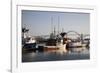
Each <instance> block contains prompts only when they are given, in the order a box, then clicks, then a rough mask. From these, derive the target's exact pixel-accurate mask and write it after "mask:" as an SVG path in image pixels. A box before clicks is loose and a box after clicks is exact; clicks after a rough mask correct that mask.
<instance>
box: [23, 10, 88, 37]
mask: <svg viewBox="0 0 100 73" xmlns="http://www.w3.org/2000/svg"><path fill="white" fill-rule="evenodd" d="M58 24H59V31H62V29H63V31H64V32H68V31H76V32H78V33H80V34H81V33H82V34H89V33H90V14H89V13H78V12H77V13H75V12H54V11H34V10H22V27H24V26H26V27H27V28H28V29H29V32H28V33H29V35H31V36H39V35H49V34H50V33H51V31H52V30H53V28H54V27H55V30H56V31H58Z"/></svg>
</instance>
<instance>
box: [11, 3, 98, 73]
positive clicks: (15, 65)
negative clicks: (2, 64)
mask: <svg viewBox="0 0 100 73" xmlns="http://www.w3.org/2000/svg"><path fill="white" fill-rule="evenodd" d="M21 10H41V11H58V12H80V13H90V42H91V44H90V48H91V50H90V60H66V61H53V62H30V63H22V60H21V59H22V58H21V57H22V53H21ZM11 19H12V22H11V24H12V50H11V51H12V55H11V56H12V66H11V68H12V72H13V73H18V72H24V71H34V72H35V71H45V70H46V71H49V70H57V69H58V70H59V69H70V68H86V67H93V66H95V65H96V63H97V62H96V60H97V55H96V51H97V43H96V42H97V34H96V28H97V26H96V8H95V7H94V6H80V5H59V4H45V5H44V4H39V3H38V4H32V5H31V4H26V5H25V4H16V3H12V18H11Z"/></svg>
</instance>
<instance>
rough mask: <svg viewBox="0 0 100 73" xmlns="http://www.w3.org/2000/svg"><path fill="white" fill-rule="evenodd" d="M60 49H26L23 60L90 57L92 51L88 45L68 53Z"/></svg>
mask: <svg viewBox="0 0 100 73" xmlns="http://www.w3.org/2000/svg"><path fill="white" fill-rule="evenodd" d="M58 51H59V50H58ZM58 51H55V52H34V51H32V50H31V51H30V50H29V51H24V52H23V53H22V62H39V61H60V60H84V59H90V53H89V50H88V49H87V48H86V47H82V48H72V49H71V51H69V52H67V53H61V52H58Z"/></svg>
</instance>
